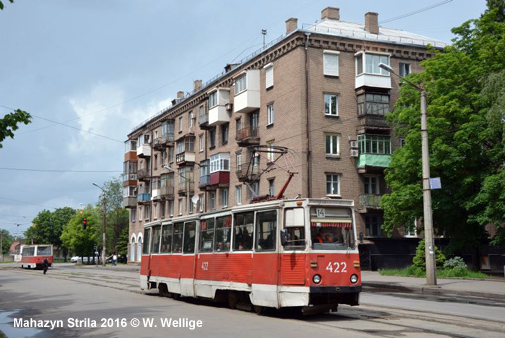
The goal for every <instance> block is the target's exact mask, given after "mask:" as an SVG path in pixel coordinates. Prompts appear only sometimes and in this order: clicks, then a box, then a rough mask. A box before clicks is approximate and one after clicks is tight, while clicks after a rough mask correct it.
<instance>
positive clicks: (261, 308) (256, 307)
mask: <svg viewBox="0 0 505 338" xmlns="http://www.w3.org/2000/svg"><path fill="white" fill-rule="evenodd" d="M265 310H266V309H265V307H264V306H261V305H254V312H256V314H258V315H260V316H261V315H264V314H265Z"/></svg>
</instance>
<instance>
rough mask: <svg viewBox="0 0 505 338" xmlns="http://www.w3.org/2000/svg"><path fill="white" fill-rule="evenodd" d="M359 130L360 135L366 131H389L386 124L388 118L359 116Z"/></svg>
mask: <svg viewBox="0 0 505 338" xmlns="http://www.w3.org/2000/svg"><path fill="white" fill-rule="evenodd" d="M358 121H359V128H358V134H359V133H360V130H361V132H364V131H365V130H366V129H383V130H389V129H390V128H389V126H388V124H387V123H386V117H384V116H380V115H368V114H366V115H362V116H359V119H358Z"/></svg>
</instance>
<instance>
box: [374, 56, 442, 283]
mask: <svg viewBox="0 0 505 338" xmlns="http://www.w3.org/2000/svg"><path fill="white" fill-rule="evenodd" d="M379 67H380V68H382V69H384V70H386V71H388V72H389V73H391V74H394V75H396V76H398V78H400V79H402V80H403V81H405V82H406V83H408V84H409V85H411V86H412V87H414V88H415V89H417V91H419V93H420V94H421V141H422V147H421V153H422V163H423V210H424V216H423V218H424V240H425V243H424V244H425V256H426V283H427V284H428V285H437V270H436V265H435V245H434V241H433V216H432V209H431V188H430V156H429V150H428V122H427V118H426V110H427V109H426V90H424V89H423V88H421V87H419V86H417V85H415V84H414V83H412V82H410V81H409V80H407V79H405V78H404V77H402V76H400V75H398V74H396V73H395V71H394V69H393V68H391V67H390V66H389V65H386V64H384V63H379Z"/></svg>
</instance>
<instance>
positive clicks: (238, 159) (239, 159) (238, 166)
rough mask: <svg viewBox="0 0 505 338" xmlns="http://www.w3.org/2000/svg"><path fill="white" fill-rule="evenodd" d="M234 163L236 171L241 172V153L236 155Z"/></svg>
mask: <svg viewBox="0 0 505 338" xmlns="http://www.w3.org/2000/svg"><path fill="white" fill-rule="evenodd" d="M236 161H237V171H241V170H242V153H237V156H236Z"/></svg>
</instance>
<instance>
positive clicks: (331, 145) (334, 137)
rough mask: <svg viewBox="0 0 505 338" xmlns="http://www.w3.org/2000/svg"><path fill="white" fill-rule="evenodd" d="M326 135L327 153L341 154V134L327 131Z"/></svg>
mask: <svg viewBox="0 0 505 338" xmlns="http://www.w3.org/2000/svg"><path fill="white" fill-rule="evenodd" d="M325 137H326V155H340V150H339V139H340V135H339V134H333V133H327V134H325Z"/></svg>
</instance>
